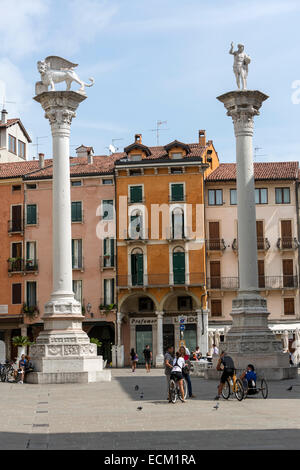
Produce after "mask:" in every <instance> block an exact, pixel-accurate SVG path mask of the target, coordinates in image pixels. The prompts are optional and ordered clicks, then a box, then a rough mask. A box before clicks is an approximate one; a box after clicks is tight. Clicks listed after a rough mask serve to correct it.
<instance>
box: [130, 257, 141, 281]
mask: <svg viewBox="0 0 300 470" xmlns="http://www.w3.org/2000/svg"><path fill="white" fill-rule="evenodd" d="M131 281H132V285H133V286H143V285H144V260H143V254H142V253H135V254H132V255H131Z"/></svg>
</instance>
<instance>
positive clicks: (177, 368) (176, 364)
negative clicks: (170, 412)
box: [171, 350, 185, 403]
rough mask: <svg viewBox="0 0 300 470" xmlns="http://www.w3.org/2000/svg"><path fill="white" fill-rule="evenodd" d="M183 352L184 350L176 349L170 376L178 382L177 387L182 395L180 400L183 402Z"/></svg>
mask: <svg viewBox="0 0 300 470" xmlns="http://www.w3.org/2000/svg"><path fill="white" fill-rule="evenodd" d="M184 354H185V351H183V350H181V351H179V352H178V351H177V353H176V357H175V359H174V361H173V369H172V370H171V378H174V379H175V381H176V382H178V384H179V389H180V393H181V397H182V402H183V403H185V399H184V388H183V375H182V369H183V368H184V366H185V360H184Z"/></svg>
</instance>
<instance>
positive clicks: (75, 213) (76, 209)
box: [71, 201, 82, 222]
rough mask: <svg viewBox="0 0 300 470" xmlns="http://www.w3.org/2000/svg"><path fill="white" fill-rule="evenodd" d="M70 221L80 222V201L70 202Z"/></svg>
mask: <svg viewBox="0 0 300 470" xmlns="http://www.w3.org/2000/svg"><path fill="white" fill-rule="evenodd" d="M71 207H72V222H82V202H81V201H79V202H72V206H71Z"/></svg>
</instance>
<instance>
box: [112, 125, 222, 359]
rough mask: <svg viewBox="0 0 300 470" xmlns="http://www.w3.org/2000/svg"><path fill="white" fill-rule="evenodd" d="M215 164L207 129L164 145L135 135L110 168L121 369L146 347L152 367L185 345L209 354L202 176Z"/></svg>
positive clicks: (212, 168) (141, 357) (216, 158)
mask: <svg viewBox="0 0 300 470" xmlns="http://www.w3.org/2000/svg"><path fill="white" fill-rule="evenodd" d="M218 164H219V163H218V156H217V153H216V152H215V149H214V147H213V143H212V141H208V142H206V136H205V131H199V142H198V143H193V144H184V143H182V142H178V141H174V142H172V143H170V144H168V145H166V146H164V147H146V146H145V145H143V144H142V138H141V136H140V135H136V136H135V142H134V143H133V144H132V145H130V146H128V147H127V148H125V149H124V154H123V156H122V158H120V159H118V160H117V161H116V163H115V175H116V215H117V260H118V261H117V262H118V266H117V300H118V314H117V324H118V330H117V345H118V351H119V355H118V360H119V366H121V365H122V364H123V360H124V363H125V365H127V364H129V362H130V355H129V353H130V350H131V348H134V349H135V351H136V352H137V354H138V356H139V362H140V363H142V362H143V360H144V357H143V350H144V348H145V346H146V344H149V345H150V349H151V350H152V352H153V363H154V365H156V366H161V365H162V364H163V354H164V352H165V350H166V347H167V345H168V344H172V345H175V347H178V345H179V342H180V340H182V339H183V340H184V341H185V344H186V346H187V347H188V348H189V349H191V350H193V349H194V348H195V347H196V345H199V346H200V348H201V350H203V351H202V352H203V353H204V354H205V353H206V352H207V328H208V325H207V310H206V290H205V276H206V274H205V272H206V266H205V265H206V261H205V227H204V177H205V175H207V174H209V173H210V172H211V171H213V170H214V169H215V168H216V167H217V166H218ZM179 317H184V320H185V326H184V328H185V329H184V332H183V334H182V333H181V334H180V327H179Z"/></svg>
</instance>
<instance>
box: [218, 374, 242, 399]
mask: <svg viewBox="0 0 300 470" xmlns="http://www.w3.org/2000/svg"><path fill="white" fill-rule="evenodd" d="M231 395H235V397H236V398H237V400H238V401H242V400H243V398H244V386H243V384H242V381H241V380H240V379H238V378H237V377H236V371H234V373H233V376H232V377H229V378H228V379H226V380H225V383H224V385H223V389H222V397H223V398H224V399H225V400H228V398H229V397H230V396H231Z"/></svg>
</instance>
